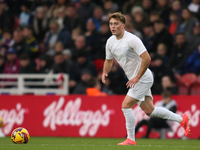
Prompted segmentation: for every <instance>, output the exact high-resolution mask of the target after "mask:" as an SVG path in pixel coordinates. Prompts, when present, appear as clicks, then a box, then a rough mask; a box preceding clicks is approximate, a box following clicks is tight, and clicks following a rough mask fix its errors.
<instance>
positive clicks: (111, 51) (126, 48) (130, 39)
mask: <svg viewBox="0 0 200 150" xmlns="http://www.w3.org/2000/svg"><path fill="white" fill-rule="evenodd" d="M145 51H146V48H145V46H144V45H143V43H142V41H141V40H140V39H139V38H138V37H137V36H135V35H133V34H131V33H129V32H127V31H124V35H123V37H122V38H121V39H120V40H117V38H116V36H115V35H112V36H111V37H110V38H109V39H108V40H107V43H106V59H108V60H110V59H113V58H114V59H115V60H116V61H117V62H118V63H119V65H120V66H121V67H122V68H123V70H124V72H125V74H126V75H127V77H128V79H129V80H130V79H132V78H134V77H136V75H137V73H138V72H139V70H140V67H141V62H142V58H141V57H140V55H141V54H142V53H144V52H145ZM150 76H151V77H150ZM140 81H141V82H142V81H145V82H153V78H152V73H151V71H150V70H149V69H147V70H146V72H145V73H144V75H143V76H142V77H141V78H140Z"/></svg>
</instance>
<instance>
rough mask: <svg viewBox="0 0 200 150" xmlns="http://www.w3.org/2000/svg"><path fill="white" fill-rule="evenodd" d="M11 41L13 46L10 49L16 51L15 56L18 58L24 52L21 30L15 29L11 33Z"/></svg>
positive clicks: (24, 44)
mask: <svg viewBox="0 0 200 150" xmlns="http://www.w3.org/2000/svg"><path fill="white" fill-rule="evenodd" d="M13 40H14V44H13V46H12V47H13V48H14V49H15V50H16V54H17V56H18V57H19V56H20V55H21V54H22V53H23V52H24V48H25V46H26V42H25V40H24V38H23V34H22V31H21V30H19V29H17V30H15V31H14V32H13Z"/></svg>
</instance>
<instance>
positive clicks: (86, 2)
mask: <svg viewBox="0 0 200 150" xmlns="http://www.w3.org/2000/svg"><path fill="white" fill-rule="evenodd" d="M80 2H81V4H80V6H79V8H78V12H77V13H78V16H79V17H80V18H81V19H82V21H83V22H86V21H87V20H88V19H89V18H92V15H93V11H94V8H95V4H94V3H93V2H92V1H91V0H80Z"/></svg>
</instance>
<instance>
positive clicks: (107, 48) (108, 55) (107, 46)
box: [106, 41, 113, 60]
mask: <svg viewBox="0 0 200 150" xmlns="http://www.w3.org/2000/svg"><path fill="white" fill-rule="evenodd" d="M106 59H108V60H110V59H113V55H112V54H111V52H110V49H109V41H107V42H106Z"/></svg>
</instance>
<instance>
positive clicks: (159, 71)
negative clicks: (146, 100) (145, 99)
mask: <svg viewBox="0 0 200 150" xmlns="http://www.w3.org/2000/svg"><path fill="white" fill-rule="evenodd" d="M150 69H151V71H152V73H153V76H154V84H153V86H152V93H153V94H161V92H162V88H161V79H162V77H163V76H165V75H169V76H172V77H173V76H174V73H173V72H172V70H171V68H169V67H168V66H167V65H166V64H164V63H163V59H162V57H161V56H160V55H158V54H156V55H154V57H153V58H152V63H151V66H150Z"/></svg>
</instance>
